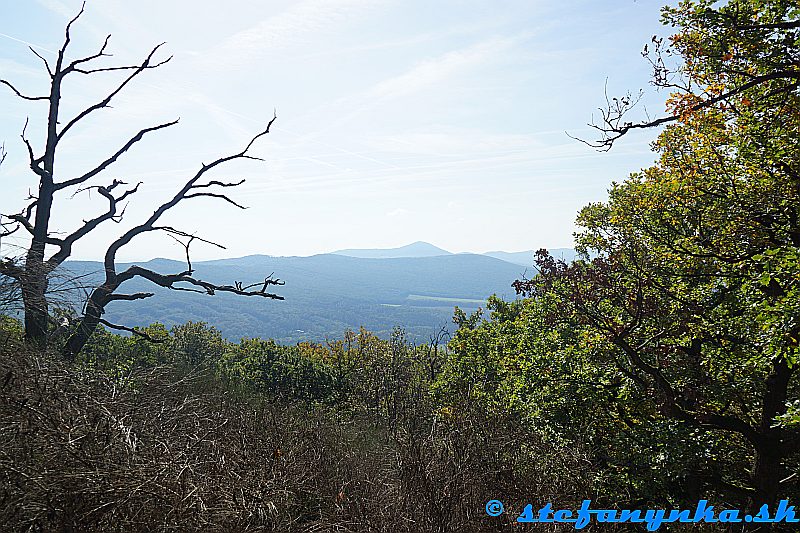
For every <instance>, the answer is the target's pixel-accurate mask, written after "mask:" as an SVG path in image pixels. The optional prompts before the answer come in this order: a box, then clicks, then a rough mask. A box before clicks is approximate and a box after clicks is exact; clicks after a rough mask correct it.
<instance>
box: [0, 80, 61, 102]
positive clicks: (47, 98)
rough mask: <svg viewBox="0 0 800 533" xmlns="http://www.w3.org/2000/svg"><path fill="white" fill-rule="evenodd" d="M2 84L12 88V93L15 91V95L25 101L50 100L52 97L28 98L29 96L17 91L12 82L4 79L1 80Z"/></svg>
mask: <svg viewBox="0 0 800 533" xmlns="http://www.w3.org/2000/svg"><path fill="white" fill-rule="evenodd" d="M0 83H2V84H3V85H7V86H8V87H10V88H11V90H12V91H14V94H16V95H17V96H19V97H20V98H23V99H25V100H49V99H50V97H49V96H27V95H24V94H22V93H21V92H20V91H19V89H17V88H16V87H14V86H13V85H12V84H11V82H10V81H8V80H3V79H0Z"/></svg>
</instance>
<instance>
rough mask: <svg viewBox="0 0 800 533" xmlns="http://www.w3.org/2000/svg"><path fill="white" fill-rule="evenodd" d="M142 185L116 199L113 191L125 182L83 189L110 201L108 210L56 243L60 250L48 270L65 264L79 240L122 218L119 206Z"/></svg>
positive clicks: (48, 262) (48, 264)
mask: <svg viewBox="0 0 800 533" xmlns="http://www.w3.org/2000/svg"><path fill="white" fill-rule="evenodd" d="M141 184H142V182H139V183H137V184H136V186H134V187H133V188H132V189H128V190H126V191H125V192H123V193H122V194H121V195H120V196H118V197H115V196H114V195H113V194H112V192H111V191H113V190H114V189H115V188H116V187H118V186H120V185H125V182H123V181H120V180H114V181H113V182H111V185H109V186H107V187H103V186H93V187H87V188H85V189H83V190H90V189H94V190H96V191H97V192H98V193H100V194H101V195H102V196H103V197H105V198H106V199H107V200H108V210H107V211H106V212H105V213H103V214H102V215H100V216H97V217H95V218H93V219H90V220H87V221H85V222H84V224H83V226H81V227H80V228H79V229H78V230H76V231H74V232H73V233H71V234H70V235H68V236H67V237H65V238H64V239H61V240H60V242H58V243H54V244H58V245H59V246H60V249H59V251H58V252H57V253H55V254H54V255H53V256H52V257H51V258H50V259H48V260H47V262H46V265H47V268H49V269H51V270H52V269H53V268H55V267H57V266H58V265H60V264H61V263H63V262H64V261H65V260H66V259H67V258H68V257H69V256H70V255H71V254H72V245H73V244H75V242H76V241H77V240H78V239H81V238H82V237H85V236H86V235H88V234H89V233H90V232H91V231H92V230H94V229H95V228H96V227H97V226H99V225H100V224H102V223H103V222H105V221H106V220H114V219H115V217H117V216H121V215H117V206H118V204H119V203H120V202H123V201H124V200H125V199H126V198H128V197H129V196H130V195H132V194H134V193H136V192H137V191H138V190H139V185H141Z"/></svg>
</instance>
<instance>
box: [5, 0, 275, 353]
mask: <svg viewBox="0 0 800 533" xmlns="http://www.w3.org/2000/svg"><path fill="white" fill-rule="evenodd" d="M84 7H85V3H84V5H83V6H82V7H81V10H80V11H79V13H78V14H77V15H76V16H75V17H74V18H73V19H72V20H70V21H69V23H68V24H67V26H66V30H65V37H64V43H63V45H62V46H61V48H60V49H59V51H58V53H57V57H56V60H55V64H54V65H51V64H50V62H49V61H48V60H47V59H46V58H45V57H43V56H42V55H40V54H39V53H37V52H36V50H34V49H33V48H31V51H32V52H33V53H34V54H35V55H36V56H37V57H38V58H39V59H40V60H41V61H42V62H43V63H44V66H45V68H46V69H47V72H48V74H49V75H50V80H51V82H50V91H49V94H47V95H44V96H29V95H27V94H23V92H22V91H20V90H18V89H17V87H16V86H14V85H13V84H12V83H11V82H10V81H8V80H5V79H0V84H2V85H6V86H7V87H9V88H10V89H11V90H12V91H13V92H14V94H15V95H16V96H17V97H19V98H22V99H24V100H30V101H43V102H47V104H48V106H49V112H48V115H47V135H46V139H45V142H44V152H43V153H42V154H41V155H36V154H35V153H34V148H33V145H32V144H31V142H30V140H29V139H28V137H27V136H26V130H27V125H28V124H27V121H26V123H25V127H23V129H22V135H21V138H22V141H23V143H24V145H25V147H26V148H27V152H28V157H29V160H30V168H31V170H32V171H33V172H34V173H35V174H36V176H37V179H38V182H39V183H38V193H37V194H36V195H35V196H34V195H30V197H29V198H28V202H29V203H28V204H27V205H26V206H25V207H24V208H23V209H22V210H21V211H20V212H18V213H12V214H10V215H5V216H6V218H7V219H8V220H10V221H11V224H7V225H6V226H4V227H2V228H0V236H7V235H10V234H11V233H14V232H16V231H17V230H20V229H23V230H25V231H27V232H28V233H29V234H30V246H28V248H27V251H26V253H25V258H24V261H22V262H12V261H4V262H0V276H7V277H9V278H11V279H13V280H15V281H16V282H17V283H18V284H19V286H20V287H21V294H22V303H23V306H24V315H25V336H26V338H27V339H28V340H29V341H33V342H35V343H38V344H45V343H46V342H47V338H48V337H47V328H48V279H49V275H50V274H51V273H52V272H53V271H54V270H55V269H56V268H57V267H58V266H59V265H61V264H62V263H63V262H64V261H65V260H66V259H67V258H69V257H70V255H71V253H72V249H73V246H74V245H75V243H76V242H77V241H79V240H80V239H82V238H84V237H86V236H87V235H89V234H90V233H91V232H92V231H93V230H94V229H95V228H97V227H98V226H100V225H101V224H102V223H104V222H107V221H109V220H111V221H115V222H118V221H120V220H121V218H122V217H123V215H124V213H125V205H126V202H127V201H128V200H129V198H130V197H131V196H132V195H134V194H135V193H136V192H137V191H138V189H139V185H141V183H137V184H136V185H133V186H128V185H127V184H126V183H125V182H123V181H121V180H118V179H114V180H112V181H111V182H110V183H108V184H105V185H97V184H92V182H91V181H90V180H92V178H95V177H96V176H98V175H99V174H101V173H103V172H104V171H105V170H107V169H108V168H109V167H110V166H111V165H112V164H114V163H115V162H116V161H117V159H118V158H119V157H120V156H122V155H123V154H125V153H126V152H128V150H129V149H130V148H131V147H132V146H133V145H134V144H136V143H137V142H139V141H140V140H141V139H142V138H143V137H144V136H145V135H147V134H149V133H152V132H155V131H157V130H161V129H164V128H168V127H171V126H174V125H175V124H177V123H178V121H177V120H173V121H169V122H164V123H161V124H158V125H156V126H152V127H148V128H144V129H142V130H140V131H139V132H138V133H136V134H135V135H134V136H132V137H131V138H130V139H128V141H127V142H126V143H125V144H123V145H122V147H121V148H119V149H118V150H117V151H116V152H115V153H113V154H112V155H111V156H109V157H108V158H107V159H105V160H104V161H102V162H100V163H99V164H98V165H97V166H95V167H94V168H91V169H90V170H88V171H86V172H85V173H84V174H82V175H80V176H76V177H68V178H66V179H61V180H58V179H57V175H58V174H57V172H56V160H57V155H58V148H59V143H60V142H61V141H62V140H63V139H64V137H65V136H66V135H67V133H68V132H69V131H70V130H72V129H73V128H74V127H75V126H76V125H77V124H79V123H82V121H84V119H87V118H88V117H89V116H90V115H91V114H92V113H93V112H95V111H98V110H100V109H103V108H106V107H109V104H110V102H111V100H112V99H113V98H114V97H115V96H116V95H117V94H119V93H120V92H121V91H122V90H123V89H124V88H125V87H126V86H127V85H128V84H129V83H130V82H131V81H132V80H133V79H134V78H136V77H137V76H139V75H140V74H141V73H143V72H144V71H146V70H150V69H155V68H158V67H160V66H161V65H164V64H165V63H167V62H168V61H170V59H172V58H171V57H168V58H166V59H163V60H156V59H155V56H156V54H157V53H158V51H159V50H160V48H161V46H162V45H163V43H162V44H159V45H157V46H155V47H154V48H153V49H152V50H151V51H150V53H149V54H148V55H147V57H146V58H145V59H144V61H142V62H141V63H140V64H138V65H123V66H112V67H101V66H95V65H96V63H94V61H95V60H98V59H100V58H103V57H107V56H109V55H110V54H108V53H106V50H107V48H108V43H109V39H110V37H111V36H110V35H109V36H108V37H106V39H105V41H104V42H103V44H102V46H101V47H100V50H99V51H98V52H97V53H95V54H92V55H88V56H86V57H82V58H79V59H74V60H69V59H68V58H67V53H66V52H67V48H68V46H69V44H70V29H71V28H72V25H73V24H74V23H75V21H77V20H78V18H79V17H80V16H81V15H82V14H83V12H84ZM111 71H120V72H125V73H127V76H126V77H125V78H124V79H123V81H122V82H121V83H119V84H118V85H117V86H116V88H114V89H113V90H112V91H111V92H110V93H109V94H108V96H106V97H105V98H103V99H102V100H101V101H99V102H97V103H96V104H94V105H91V106H89V107H87V108H86V109H84V110H83V111H81V112H80V113H78V114H77V115H76V116H74V117H72V118H69V119H64V118H62V117H61V116H60V114H59V112H60V107H59V106H60V101H61V96H62V83H63V81H64V79H65V78H66V77H67V76H71V75H76V74H83V75H87V76H88V75H92V74H96V73H100V72H111ZM275 119H276V115H274V114H273V117H272V119H271V120H269V122H268V123H267V125H266V128H265V129H264V130H263V131H261V132H260V133H258V134H257V135H255V136H254V137H253V138H252V139H250V142H248V143H247V145H246V146H245V148H244V149H243V150H242V151H240V152H238V153H235V154H232V155H228V156H224V157H220V158H218V159H216V160H214V161H212V162H211V163H208V164H202V165H201V167H200V169H199V170H198V171H197V172H196V173H195V174H194V175H193V176H192V177H191V178H190V179H188V181H186V183H185V184H184V185H183V187H181V189H180V190H179V191H178V192H177V193H176V194H175V195H174V196H173V197H172V198H171V199H170V200H169V201H167V202H165V203H163V204H161V205H160V206H158V208H157V209H156V210H155V211H154V212H153V214H152V215H151V216H150V217H149V218H148V219H147V220H145V221H144V222H142V223H141V224H139V225H136V226H134V227H133V228H131V229H130V230H128V231H127V232H125V233H124V234H123V235H122V236H121V237H119V238H118V239H116V240H115V241H114V242H112V243H111V245H110V246H109V247H108V249H107V251H106V253H105V257H104V260H103V267H104V270H105V279H104V280H103V281H102V283H101V284H100V285H99V286H97V287H95V288H94V289H93V290H92V291H91V292H90V294H89V296H88V299H87V301H86V304H85V306H84V308H83V311H82V316H81V317H80V318H79V320H78V324H77V327H76V328H74V330H73V331H72V333H71V335H69V336H68V338H67V340H66V343H65V344H64V345H63V346H60V347H59V349H60V350H61V351H62V353H63V354H64V356H65V357H67V358H68V359H72V358H74V357H75V355H76V354H77V353H78V352H79V351H80V350H81V348H82V347H83V346H84V345H85V344H86V342H87V340H88V339H89V337H90V336H91V335H92V333H93V332H94V331H95V329H96V328H97V326H98V324H101V323H102V324H105V325H106V326H108V327H111V328H116V329H122V330H127V331H133V330H132V329H131V328H128V327H125V326H121V325H116V324H111V323H109V322H107V321H106V320H104V319H103V318H102V315H103V313H104V310H105V307H106V306H107V305H108V304H109V303H111V302H114V301H133V300H141V299H145V298H149V297H151V296H153V293H150V292H138V293H133V294H123V293H118V292H117V291H118V289H119V288H120V286H121V285H122V284H124V283H125V282H126V281H128V280H131V279H133V278H137V277H139V278H144V279H147V280H149V281H150V282H152V283H154V284H156V285H159V286H161V287H165V288H168V289H172V290H180V291H194V292H200V293H205V294H210V295H213V294H215V293H216V292H229V293H233V294H238V295H241V296H256V297H263V298H271V299H283V298H282V297H281V296H278V295H277V294H273V293H271V292H268V289H269V288H270V286H272V285H282V284H283V282H281V281H280V280H278V279H275V278H273V277H272V276H271V275H270V276H268V277H266V278H264V281H263V282H258V283H254V284H249V285H244V284H242V283H241V282H234V283H233V284H232V285H217V284H214V283H209V282H207V281H203V280H201V279H198V278H196V277H195V276H194V275H193V274H194V270H193V268H192V264H191V260H190V258H189V246H190V245H191V243H192V242H194V241H201V242H206V243H209V244H213V245H215V246H218V247H220V248H224V247H223V246H222V245H219V244H216V243H212V242H210V241H207V240H205V239H201V238H199V237H196V236H194V235H190V234H188V233H186V232H183V231H180V230H178V229H175V228H173V227H170V226H164V225H160V224H159V220H160V219H161V218H162V216H163V215H164V214H165V213H166V212H168V211H170V210H171V209H173V208H174V207H176V206H177V205H178V204H180V203H181V202H183V201H185V200H189V199H191V198H200V197H206V198H208V197H210V198H217V199H219V200H223V201H225V202H227V203H229V204H231V205H233V206H235V207H237V208H240V209H244V207H243V206H242V205H240V204H239V203H237V202H235V201H234V200H232V199H231V198H230V197H229V196H228V195H227V194H226V193H225V192H224V189H227V188H232V187H236V186H238V185H241V184H242V183H243V182H244V180H241V181H236V182H225V181H219V180H215V179H212V180H208V179H205V180H204V178H203V177H204V176H205V175H206V173H207V172H208V171H210V170H212V169H214V168H215V167H218V166H220V165H223V164H225V163H228V162H230V161H233V160H236V159H253V160H261V159H260V158H258V157H255V156H253V155H250V153H249V151H250V149H251V148H252V146H253V144H254V143H255V142H256V141H257V140H258V139H260V138H261V137H263V136H265V135H267V134H268V133H269V131H270V127H271V126H272V124H273V123H274V122H275ZM61 124H64V126H60V125H61ZM68 189H72V191H73V192H80V191H95V192H97V193H98V194H99V196H101V197H103V198H104V199H105V201H106V202H107V207H106V209H105V211H104V212H102V213H101V214H99V215H97V216H95V217H94V218H91V219H89V220H85V221H84V222H83V224H82V225H81V226H80V227H79V228H77V229H75V230H74V231H73V232H72V233H69V234H68V235H66V236H61V237H57V236H56V235H55V234H54V233H53V232H52V231H51V230H50V223H51V215H52V208H53V204H54V202H55V201H56V199H57V195H58V194H59V193H63V192H64V191H66V190H68ZM157 231H158V232H166V233H167V234H169V235H171V236H173V237H174V238H176V239H178V240H179V242H181V244H182V245H183V246H184V248H185V250H186V260H187V267H186V270H184V271H182V272H178V273H173V274H162V273H159V272H155V271H153V270H149V269H146V268H142V267H139V266H135V265H134V266H131V267H129V268H127V269H125V270H124V271H122V272H117V266H116V256H117V252H118V251H119V250H120V249H121V248H122V247H124V246H126V245H127V244H128V243H130V242H131V241H132V240H133V239H134V238H135V237H138V236H140V235H142V234H145V233H150V232H157ZM48 247H55V249H56V251H55V252H54V253H53V254H52V255H50V256H49V257H47V255H46V249H47V248H48Z"/></svg>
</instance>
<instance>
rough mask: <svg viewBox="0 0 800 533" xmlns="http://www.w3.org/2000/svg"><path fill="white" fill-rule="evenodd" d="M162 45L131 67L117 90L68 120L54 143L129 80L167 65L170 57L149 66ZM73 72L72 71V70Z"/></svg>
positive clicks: (112, 96)
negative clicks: (131, 71) (129, 72)
mask: <svg viewBox="0 0 800 533" xmlns="http://www.w3.org/2000/svg"><path fill="white" fill-rule="evenodd" d="M163 45H164V43H161V44H159V45H157V46H155V47H154V48H153V49H152V50H151V51H150V53H149V54H148V55H147V57H146V58H145V60H144V61H143V62H142V64H141V65H139V66H138V67H132V68H134V69H135V70H134V71H133V73H132V74H131V75H130V76H128V77H127V78H125V80H124V81H123V82H122V83H121V84H119V85H118V86H117V88H116V89H114V90H113V91H112V92H111V94H109V95H108V96H106V97H105V98H103V100H101V101H100V102H98V103H96V104H94V105H92V106H89V107H87V108H86V109H84V110H83V111H81V112H80V113H78V115H77V116H75V118H73V119H72V120H70V121H69V122H68V123H67V125H66V126H64V128H63V129H62V130H61V132H60V133H59V134H58V135H57V137H56V143H58V141H60V140H61V139H62V138H63V137H64V135H65V134H66V133H67V132H68V131H69V130H70V129H71V128H72V127H73V126H74V125H75V124H77V123H78V122H79V121H81V120H83V119H84V118H86V116H88V115H89V114H90V113H92V112H93V111H97V110H98V109H102V108H104V107H107V106H108V104H109V103H110V102H111V99H112V98H114V97H115V96H116V95H117V94H119V92H120V91H121V90H122V89H124V88H125V86H126V85H128V83H130V81H131V80H133V78H135V77H136V76H138V75H139V74H141V73H142V72H144V71H145V70H147V69H151V68H158V67H160V66H161V65H163V64H165V63H167V62H168V61H169V60H170V59H172V56H170V57H168V58H167V59H165V60H163V61H161V62H159V63H156V64H154V65H151V64H150V61H151V60H152V59H153V55H155V53H156V52H157V51H158V49H159V48H161V47H162V46H163ZM73 70H74V69H73ZM57 72H58V71H57ZM69 72H70V70H69V68H67V69H65V70H64V71H63V73H62V76H63V75H65V74H67V73H69Z"/></svg>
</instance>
